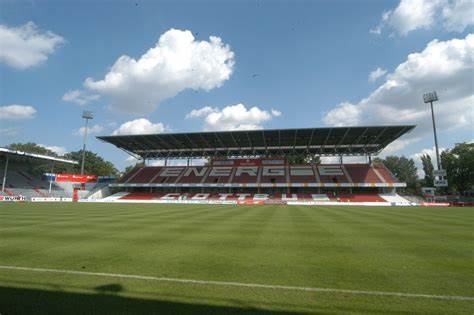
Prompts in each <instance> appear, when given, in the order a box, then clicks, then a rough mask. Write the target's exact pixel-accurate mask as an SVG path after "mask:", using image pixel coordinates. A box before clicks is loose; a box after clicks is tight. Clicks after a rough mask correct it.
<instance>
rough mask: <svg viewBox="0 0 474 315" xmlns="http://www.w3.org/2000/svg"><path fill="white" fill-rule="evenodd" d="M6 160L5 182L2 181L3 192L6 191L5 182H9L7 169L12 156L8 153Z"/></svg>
mask: <svg viewBox="0 0 474 315" xmlns="http://www.w3.org/2000/svg"><path fill="white" fill-rule="evenodd" d="M6 157H7V158H6V160H5V169H4V170H3V182H2V192H4V191H5V183H6V182H7V171H8V161H9V160H10V156H9V155H8V154H7V155H6Z"/></svg>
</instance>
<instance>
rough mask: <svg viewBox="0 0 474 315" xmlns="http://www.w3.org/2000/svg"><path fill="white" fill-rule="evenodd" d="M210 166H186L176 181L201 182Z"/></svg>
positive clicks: (186, 182) (185, 182)
mask: <svg viewBox="0 0 474 315" xmlns="http://www.w3.org/2000/svg"><path fill="white" fill-rule="evenodd" d="M209 169H210V167H207V166H197V167H194V166H193V167H189V168H186V169H185V170H184V172H183V176H182V177H181V178H180V179H179V181H178V182H177V183H180V184H197V183H201V182H202V181H203V179H204V178H205V177H206V174H207V173H208V172H209Z"/></svg>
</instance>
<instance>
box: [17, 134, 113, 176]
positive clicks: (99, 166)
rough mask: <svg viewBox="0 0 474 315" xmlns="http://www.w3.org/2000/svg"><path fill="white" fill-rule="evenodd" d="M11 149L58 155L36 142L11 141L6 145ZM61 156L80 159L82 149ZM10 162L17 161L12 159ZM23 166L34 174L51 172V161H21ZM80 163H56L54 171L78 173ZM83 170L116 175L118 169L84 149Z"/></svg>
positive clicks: (90, 172) (88, 172)
mask: <svg viewBox="0 0 474 315" xmlns="http://www.w3.org/2000/svg"><path fill="white" fill-rule="evenodd" d="M8 148H9V149H11V150H17V151H23V152H28V153H36V154H42V155H48V156H54V157H58V154H56V153H54V152H53V151H51V150H48V149H46V148H45V147H42V146H39V145H37V144H36V143H33V142H28V143H12V144H10V145H9V146H8ZM63 158H65V159H68V160H73V161H78V162H80V161H82V150H80V151H75V152H69V153H66V154H65V155H64V156H63ZM12 163H18V162H17V161H16V160H13V161H12ZM23 165H26V166H25V167H26V168H27V169H28V171H29V172H31V173H32V174H34V175H41V174H43V173H47V172H51V166H52V162H43V161H38V162H35V163H26V164H25V163H23ZM80 171H81V165H80V164H79V165H71V164H62V163H56V164H55V165H54V172H55V173H80ZM84 172H85V173H86V174H92V175H98V176H117V175H118V171H117V169H116V168H115V166H114V165H113V164H112V163H111V162H108V161H105V160H104V159H103V158H102V157H100V156H99V155H97V154H95V153H93V152H90V151H86V160H85V164H84Z"/></svg>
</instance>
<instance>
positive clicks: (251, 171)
mask: <svg viewBox="0 0 474 315" xmlns="http://www.w3.org/2000/svg"><path fill="white" fill-rule="evenodd" d="M257 172H258V167H256V166H254V167H237V170H236V171H235V176H241V175H242V174H247V175H249V176H257Z"/></svg>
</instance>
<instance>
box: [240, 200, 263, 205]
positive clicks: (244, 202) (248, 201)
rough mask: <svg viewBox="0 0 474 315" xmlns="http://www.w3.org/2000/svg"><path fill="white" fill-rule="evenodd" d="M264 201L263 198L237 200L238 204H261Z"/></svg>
mask: <svg viewBox="0 0 474 315" xmlns="http://www.w3.org/2000/svg"><path fill="white" fill-rule="evenodd" d="M264 203H265V202H264V201H263V200H238V201H237V204H238V205H263V204H264Z"/></svg>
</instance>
